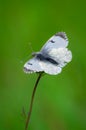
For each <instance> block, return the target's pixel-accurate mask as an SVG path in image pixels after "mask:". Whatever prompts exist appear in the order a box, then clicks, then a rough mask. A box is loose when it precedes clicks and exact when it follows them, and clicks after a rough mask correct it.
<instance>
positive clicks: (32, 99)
mask: <svg viewBox="0 0 86 130" xmlns="http://www.w3.org/2000/svg"><path fill="white" fill-rule="evenodd" d="M42 74H43V73H42V72H41V73H39V76H38V78H37V80H36V83H35V86H34V89H33V93H32V97H31V103H30V108H29V112H28V115H27V119H26V124H25V130H27V128H28V125H29V121H30V116H31V112H32V107H33V101H34V96H35V92H36V88H37V85H38V83H39V80H40V79H41V76H42Z"/></svg>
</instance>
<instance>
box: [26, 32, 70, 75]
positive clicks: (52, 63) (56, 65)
mask: <svg viewBox="0 0 86 130" xmlns="http://www.w3.org/2000/svg"><path fill="white" fill-rule="evenodd" d="M67 45H68V38H67V36H66V34H65V33H64V32H59V33H56V34H55V35H54V36H52V37H51V38H50V39H49V40H48V41H47V42H46V43H45V45H44V46H43V47H42V49H41V50H40V51H39V52H37V53H35V55H34V57H33V58H32V59H30V60H29V61H27V62H26V63H25V65H24V71H25V72H26V73H33V72H45V73H47V74H51V75H56V74H59V73H60V72H61V70H62V67H64V66H65V65H66V64H67V63H68V62H70V61H71V59H72V53H71V51H69V50H68V49H67V48H66V47H67Z"/></svg>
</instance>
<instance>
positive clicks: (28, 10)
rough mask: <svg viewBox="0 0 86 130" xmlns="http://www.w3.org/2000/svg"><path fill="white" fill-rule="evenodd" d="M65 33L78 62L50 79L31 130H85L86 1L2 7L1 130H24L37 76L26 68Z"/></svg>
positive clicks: (44, 81) (36, 103) (42, 88)
mask: <svg viewBox="0 0 86 130" xmlns="http://www.w3.org/2000/svg"><path fill="white" fill-rule="evenodd" d="M59 31H65V32H66V33H67V36H68V38H69V42H70V43H69V49H70V50H71V51H72V54H73V59H72V62H70V63H69V64H68V65H67V66H66V67H65V68H63V71H62V73H61V74H59V75H56V76H50V75H45V76H43V78H42V79H41V81H40V83H39V85H38V88H37V91H36V95H35V100H34V106H33V111H32V115H31V120H30V125H29V130H86V83H85V82H86V1H85V0H82V1H81V0H63V1H62V0H61V1H59V0H53V1H52V0H42V1H40V0H37V1H33V0H32V1H30V0H28V1H27V0H26V1H22V0H21V1H19V0H15V1H14V0H13V1H11V0H8V1H6V0H4V1H2V0H1V1H0V61H1V63H0V74H1V76H0V81H1V82H0V130H24V127H25V119H24V117H23V115H22V108H23V107H24V108H25V111H26V113H27V111H28V109H29V104H30V99H31V94H32V90H33V86H34V83H35V81H36V78H37V74H32V75H28V74H25V73H24V72H23V65H24V63H25V62H26V61H27V60H28V59H29V58H30V54H31V53H32V51H31V47H30V45H29V44H31V46H32V48H33V50H34V51H38V50H40V48H41V47H42V45H43V44H44V43H45V42H46V40H48V38H50V37H51V36H52V35H53V34H55V33H56V32H59Z"/></svg>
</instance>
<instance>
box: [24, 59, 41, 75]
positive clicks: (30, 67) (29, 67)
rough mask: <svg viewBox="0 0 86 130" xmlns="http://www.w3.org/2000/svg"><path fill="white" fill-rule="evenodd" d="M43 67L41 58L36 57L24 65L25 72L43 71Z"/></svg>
mask: <svg viewBox="0 0 86 130" xmlns="http://www.w3.org/2000/svg"><path fill="white" fill-rule="evenodd" d="M42 71H43V69H42V68H41V66H40V64H39V60H38V59H37V58H36V57H34V58H32V59H30V60H29V61H27V62H26V63H25V65H24V72H26V73H35V72H42Z"/></svg>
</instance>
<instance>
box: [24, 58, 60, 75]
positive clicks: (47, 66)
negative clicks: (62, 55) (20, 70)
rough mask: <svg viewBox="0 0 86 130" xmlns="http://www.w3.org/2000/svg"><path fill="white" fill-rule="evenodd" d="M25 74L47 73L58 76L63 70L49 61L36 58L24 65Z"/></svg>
mask: <svg viewBox="0 0 86 130" xmlns="http://www.w3.org/2000/svg"><path fill="white" fill-rule="evenodd" d="M24 72H25V73H35V72H45V73H47V74H51V75H56V74H58V73H60V72H61V68H60V67H57V66H55V65H53V64H51V63H49V62H48V61H43V60H39V59H37V57H34V58H32V59H30V60H29V61H27V62H26V63H25V65H24Z"/></svg>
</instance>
